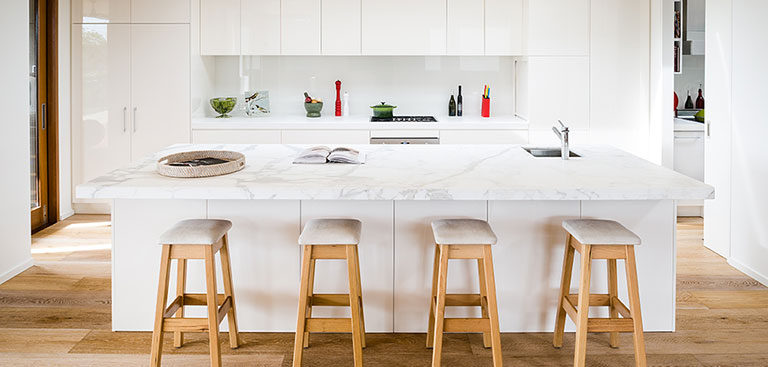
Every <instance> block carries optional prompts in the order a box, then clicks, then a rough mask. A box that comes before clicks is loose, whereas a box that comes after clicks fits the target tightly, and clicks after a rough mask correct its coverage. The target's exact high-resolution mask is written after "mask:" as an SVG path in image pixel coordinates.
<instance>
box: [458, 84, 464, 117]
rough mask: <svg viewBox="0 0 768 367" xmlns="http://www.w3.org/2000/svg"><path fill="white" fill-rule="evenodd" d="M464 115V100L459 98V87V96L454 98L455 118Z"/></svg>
mask: <svg viewBox="0 0 768 367" xmlns="http://www.w3.org/2000/svg"><path fill="white" fill-rule="evenodd" d="M463 114H464V98H462V97H461V86H459V96H458V97H456V116H462V115H463Z"/></svg>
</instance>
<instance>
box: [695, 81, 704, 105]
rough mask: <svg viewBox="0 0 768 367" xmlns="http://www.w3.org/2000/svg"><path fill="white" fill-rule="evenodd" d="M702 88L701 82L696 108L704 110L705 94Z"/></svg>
mask: <svg viewBox="0 0 768 367" xmlns="http://www.w3.org/2000/svg"><path fill="white" fill-rule="evenodd" d="M702 93H703V92H702V90H701V84H699V96H698V97H696V108H698V109H700V110H703V109H704V96H703V95H702Z"/></svg>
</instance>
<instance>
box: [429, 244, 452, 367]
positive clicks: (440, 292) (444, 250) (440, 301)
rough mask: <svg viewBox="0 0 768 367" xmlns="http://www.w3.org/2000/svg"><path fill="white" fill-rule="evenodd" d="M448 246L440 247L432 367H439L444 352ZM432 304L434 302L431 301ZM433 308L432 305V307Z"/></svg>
mask: <svg viewBox="0 0 768 367" xmlns="http://www.w3.org/2000/svg"><path fill="white" fill-rule="evenodd" d="M448 248H449V246H448V245H441V246H440V266H439V267H438V269H439V271H438V279H437V304H436V305H435V328H434V341H433V342H432V367H439V366H440V363H441V358H442V352H443V327H444V326H445V292H446V286H447V283H448V252H449V251H448ZM430 302H433V301H432V300H430ZM430 307H432V305H430Z"/></svg>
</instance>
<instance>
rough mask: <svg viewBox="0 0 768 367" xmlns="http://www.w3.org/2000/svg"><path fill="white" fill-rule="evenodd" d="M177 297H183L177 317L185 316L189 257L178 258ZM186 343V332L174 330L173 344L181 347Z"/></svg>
mask: <svg viewBox="0 0 768 367" xmlns="http://www.w3.org/2000/svg"><path fill="white" fill-rule="evenodd" d="M176 270H177V271H176V297H182V299H181V307H179V310H178V311H176V315H174V316H175V317H184V292H185V291H186V289H187V288H186V285H187V259H178V260H176ZM182 345H184V333H183V332H181V331H174V332H173V346H174V347H176V348H181V346H182Z"/></svg>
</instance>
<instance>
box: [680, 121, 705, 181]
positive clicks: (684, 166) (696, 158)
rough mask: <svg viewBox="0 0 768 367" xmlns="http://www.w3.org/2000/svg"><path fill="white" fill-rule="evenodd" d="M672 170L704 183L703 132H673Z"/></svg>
mask: <svg viewBox="0 0 768 367" xmlns="http://www.w3.org/2000/svg"><path fill="white" fill-rule="evenodd" d="M674 151H675V152H674V161H675V162H674V166H673V167H674V170H675V171H677V172H680V173H682V174H684V175H686V176H688V177H691V178H694V179H696V180H699V181H704V132H703V131H675V144H674Z"/></svg>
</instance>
